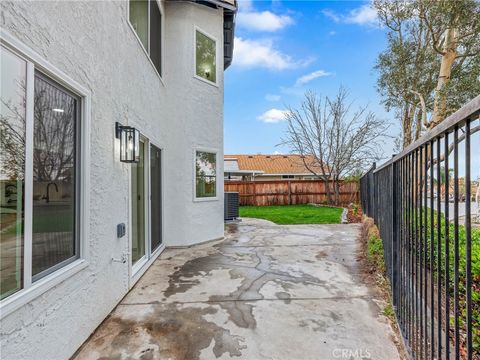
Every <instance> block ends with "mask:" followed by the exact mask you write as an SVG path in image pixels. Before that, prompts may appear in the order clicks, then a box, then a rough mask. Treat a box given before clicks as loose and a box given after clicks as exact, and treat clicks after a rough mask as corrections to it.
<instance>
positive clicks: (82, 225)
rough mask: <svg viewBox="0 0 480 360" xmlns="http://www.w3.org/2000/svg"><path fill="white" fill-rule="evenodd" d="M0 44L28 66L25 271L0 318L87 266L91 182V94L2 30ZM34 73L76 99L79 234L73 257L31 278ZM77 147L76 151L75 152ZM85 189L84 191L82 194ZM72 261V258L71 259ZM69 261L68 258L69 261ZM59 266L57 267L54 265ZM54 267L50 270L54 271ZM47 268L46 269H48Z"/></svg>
mask: <svg viewBox="0 0 480 360" xmlns="http://www.w3.org/2000/svg"><path fill="white" fill-rule="evenodd" d="M0 35H1V36H0V43H1V45H2V46H4V47H5V48H6V49H8V50H9V51H11V52H12V53H13V54H15V55H16V56H18V57H19V58H21V59H22V60H24V61H26V63H27V84H26V95H25V96H26V114H25V117H26V135H25V136H26V146H25V205H24V207H25V219H24V244H23V245H24V250H23V256H24V260H23V261H24V268H23V283H22V288H21V289H20V290H18V291H17V292H15V293H13V294H11V295H10V296H8V297H6V298H4V299H2V300H1V301H0V319H3V318H4V317H6V316H7V315H9V314H11V313H12V312H14V311H15V310H17V309H18V308H20V307H22V306H24V305H25V304H27V303H29V302H30V301H32V300H34V299H35V298H37V297H38V296H40V295H42V294H43V293H45V292H46V291H48V290H49V289H51V288H52V287H54V286H57V285H59V284H60V283H62V282H63V281H65V280H66V279H68V278H70V277H72V276H73V275H74V274H76V273H77V272H79V271H81V270H82V269H85V268H86V267H87V266H88V251H87V244H88V241H87V237H88V234H89V217H90V206H89V204H90V196H89V192H88V189H89V188H90V187H89V185H90V184H89V183H90V169H89V164H90V109H91V93H90V91H89V90H88V89H86V88H85V87H83V86H82V85H80V84H79V83H77V82H76V81H75V80H73V79H71V78H70V77H69V76H67V75H66V74H65V73H63V72H62V71H61V70H59V69H57V68H56V67H55V66H53V65H52V64H50V63H49V62H47V61H45V60H44V59H43V58H42V57H41V56H40V55H39V54H37V53H36V52H34V51H33V50H32V49H30V48H29V47H27V46H26V45H25V44H23V43H22V42H21V41H19V40H17V39H16V38H15V37H13V36H12V35H11V34H9V33H8V32H6V31H4V30H3V29H2V30H1V32H0ZM35 72H39V73H41V74H42V75H45V76H46V77H47V78H48V79H49V80H52V81H54V82H55V84H56V85H60V86H61V87H64V88H65V89H66V90H67V91H68V92H71V93H73V94H74V95H76V96H77V97H78V99H79V106H78V110H79V112H80V117H79V118H78V119H77V121H78V123H77V126H78V127H77V131H80V133H79V134H77V136H78V138H79V144H76V146H77V151H78V152H77V159H76V165H75V166H76V172H77V174H76V187H78V190H77V189H76V199H75V203H76V204H75V206H76V207H77V206H78V210H77V214H76V218H75V220H76V224H75V226H76V227H75V229H74V231H75V232H76V233H78V236H77V239H78V240H76V241H78V247H77V249H76V250H77V252H78V254H76V257H75V258H74V259H73V260H72V261H69V263H68V264H65V261H64V262H62V263H60V264H65V265H64V266H62V267H61V268H59V269H54V270H52V271H49V273H48V274H43V275H44V276H42V277H41V278H37V279H35V280H36V281H34V279H33V276H32V223H33V222H32V220H33V219H32V216H33V198H32V196H33V131H34V128H33V126H34V101H33V99H34V81H35ZM78 148H79V149H78ZM83 189H86V191H83ZM71 259H72V258H71ZM69 260H70V259H69ZM57 265H58V264H57ZM53 268H56V266H54V267H52V268H50V269H53ZM50 269H49V270H50Z"/></svg>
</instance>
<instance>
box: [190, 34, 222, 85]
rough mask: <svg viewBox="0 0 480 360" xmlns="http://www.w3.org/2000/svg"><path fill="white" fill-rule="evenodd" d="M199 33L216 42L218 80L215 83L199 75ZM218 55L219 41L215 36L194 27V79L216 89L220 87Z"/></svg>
mask: <svg viewBox="0 0 480 360" xmlns="http://www.w3.org/2000/svg"><path fill="white" fill-rule="evenodd" d="M197 31H198V32H200V33H202V34H203V35H205V36H206V37H208V38H209V39H211V40H213V41H214V42H215V80H216V81H215V82H213V81H210V80H208V79H205V78H204V77H202V76H200V75H197ZM218 53H219V51H218V39H217V38H216V37H215V36H213V35H211V34H209V33H208V32H206V31H204V30H202V29H201V28H200V27H198V26H197V25H194V27H193V77H194V78H196V79H198V80H201V81H203V82H206V83H207V84H210V85H213V86H215V87H219V85H218V73H219V72H218Z"/></svg>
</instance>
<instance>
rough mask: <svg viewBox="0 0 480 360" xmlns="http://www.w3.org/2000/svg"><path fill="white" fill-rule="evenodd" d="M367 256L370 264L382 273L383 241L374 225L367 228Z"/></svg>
mask: <svg viewBox="0 0 480 360" xmlns="http://www.w3.org/2000/svg"><path fill="white" fill-rule="evenodd" d="M367 258H368V261H369V262H370V263H372V265H374V266H375V268H376V269H377V270H378V271H379V272H380V273H382V274H384V273H385V261H384V259H383V243H382V239H380V233H379V231H378V228H377V227H376V226H372V227H371V228H370V229H369V230H368V240H367Z"/></svg>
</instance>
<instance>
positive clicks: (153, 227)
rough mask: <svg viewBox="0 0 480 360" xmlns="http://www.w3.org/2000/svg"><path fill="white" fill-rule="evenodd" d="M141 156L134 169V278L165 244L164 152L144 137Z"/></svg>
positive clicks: (132, 189)
mask: <svg viewBox="0 0 480 360" xmlns="http://www.w3.org/2000/svg"><path fill="white" fill-rule="evenodd" d="M139 154H140V161H139V162H138V163H133V164H132V168H131V209H132V211H131V228H132V243H131V252H132V267H133V271H132V274H133V275H135V273H137V271H138V270H140V269H141V268H142V267H143V265H144V264H145V263H146V262H147V260H148V259H149V258H150V257H151V255H152V254H153V252H155V251H156V250H157V249H158V248H159V247H160V246H161V244H162V172H161V167H162V162H161V161H162V151H161V150H160V149H159V148H158V147H156V146H155V145H152V144H149V143H148V140H147V139H145V138H143V139H141V140H140V148H139Z"/></svg>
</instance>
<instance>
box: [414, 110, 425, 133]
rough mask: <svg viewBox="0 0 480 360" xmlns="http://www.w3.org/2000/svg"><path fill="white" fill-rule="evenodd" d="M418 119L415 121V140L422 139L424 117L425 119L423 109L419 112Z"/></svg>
mask: <svg viewBox="0 0 480 360" xmlns="http://www.w3.org/2000/svg"><path fill="white" fill-rule="evenodd" d="M416 116H417V118H416V119H415V120H416V121H415V140H418V139H420V136H422V117H423V111H422V109H418V110H417V115H416Z"/></svg>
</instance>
